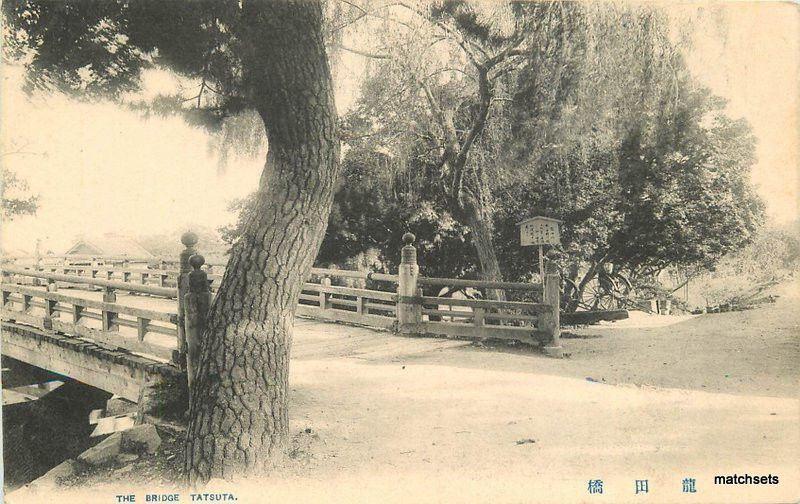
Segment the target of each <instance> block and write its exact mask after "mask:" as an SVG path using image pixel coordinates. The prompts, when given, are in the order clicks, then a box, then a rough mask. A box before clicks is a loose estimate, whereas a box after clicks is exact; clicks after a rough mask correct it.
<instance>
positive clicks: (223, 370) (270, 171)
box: [185, 0, 339, 484]
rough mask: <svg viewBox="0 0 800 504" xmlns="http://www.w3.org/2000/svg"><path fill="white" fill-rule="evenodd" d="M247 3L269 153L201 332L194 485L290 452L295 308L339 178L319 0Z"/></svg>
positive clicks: (193, 412) (257, 101)
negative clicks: (254, 200) (289, 396)
mask: <svg viewBox="0 0 800 504" xmlns="http://www.w3.org/2000/svg"><path fill="white" fill-rule="evenodd" d="M242 9H243V12H242V14H243V15H242V21H243V23H245V25H246V26H245V27H244V37H243V42H244V43H245V44H248V47H247V50H246V51H245V57H244V60H243V65H244V72H245V74H244V78H245V83H246V87H247V88H248V89H249V90H250V92H251V96H250V97H249V99H250V100H251V103H252V105H253V106H254V107H255V108H256V109H257V110H258V112H259V114H260V115H261V117H262V119H263V120H264V123H265V127H266V131H267V137H268V141H269V154H268V155H267V160H266V166H265V169H264V173H263V175H262V177H261V182H260V185H259V189H258V201H257V203H256V205H255V208H253V209H252V210H251V211H252V213H251V215H250V216H249V217H248V221H247V224H246V225H245V229H244V232H243V235H242V236H241V238H240V239H239V241H238V242H237V243H236V244H235V245H234V247H233V251H232V253H231V259H230V261H229V263H228V267H227V270H226V273H225V276H224V278H223V279H222V283H221V285H220V288H219V292H218V293H217V297H216V300H215V301H214V303H213V305H212V307H211V310H210V313H209V321H208V329H207V330H206V333H205V334H204V335H203V341H202V345H201V347H202V348H201V357H200V363H199V366H198V373H197V376H196V378H195V381H194V383H193V390H192V402H191V404H190V409H189V415H190V422H189V429H188V433H187V440H186V466H185V467H186V472H187V476H188V478H189V482H190V483H191V484H198V483H202V482H204V481H207V480H208V479H210V478H213V477H222V478H230V477H236V476H244V475H257V474H262V473H264V472H266V471H267V470H269V468H270V465H271V462H272V461H273V460H274V459H275V458H276V457H279V456H281V455H282V453H283V449H284V447H285V446H286V441H287V440H288V434H289V431H288V412H287V393H288V383H287V381H288V374H289V350H290V347H291V341H292V326H293V323H294V312H295V307H296V305H297V301H298V297H299V294H300V290H301V286H302V284H303V281H304V279H305V278H306V277H307V275H308V273H309V270H310V268H311V266H312V264H313V261H314V258H315V256H316V254H317V251H318V249H319V246H320V243H321V241H322V238H323V236H324V233H325V227H326V225H327V221H328V214H329V212H330V207H331V203H332V198H333V194H332V193H333V187H334V182H335V180H336V177H337V176H338V158H339V145H338V140H337V131H336V123H335V120H336V116H335V114H336V112H335V107H334V103H333V91H332V84H331V77H330V71H329V67H328V61H327V57H326V54H325V47H324V45H323V40H322V30H321V23H322V10H321V8H320V5H319V3H317V2H310V1H300V2H291V1H287V0H282V1H275V2H272V1H252V2H247V1H245V3H244V4H243V6H242Z"/></svg>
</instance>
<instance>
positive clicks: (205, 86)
mask: <svg viewBox="0 0 800 504" xmlns="http://www.w3.org/2000/svg"><path fill="white" fill-rule="evenodd" d="M3 14H4V17H5V20H6V23H7V29H6V32H5V33H4V35H5V41H6V45H5V48H6V52H5V57H7V58H10V59H12V60H14V61H19V62H22V63H24V64H25V66H26V68H27V70H28V72H27V83H28V84H27V87H28V89H29V90H30V91H32V92H34V91H37V90H38V91H45V92H51V91H63V92H67V93H70V94H72V95H74V96H77V97H79V98H82V99H88V98H92V97H105V98H108V97H111V98H119V97H122V96H123V94H124V93H125V92H127V91H131V90H135V89H136V88H137V85H138V77H139V75H140V72H141V70H142V69H143V68H146V67H148V66H151V65H155V64H158V65H163V66H166V67H168V68H169V69H171V70H173V71H174V72H177V73H179V74H182V75H184V76H186V77H187V78H188V79H190V81H191V82H193V83H194V84H195V86H194V94H192V95H191V96H189V97H188V98H187V97H186V96H183V95H179V94H176V95H175V96H167V97H161V98H159V99H158V100H156V102H155V103H154V104H152V105H153V106H154V107H156V108H157V109H174V110H182V111H183V112H185V113H186V114H187V116H189V117H191V118H193V119H194V120H197V121H198V122H202V123H204V124H214V123H217V124H218V123H219V122H220V121H221V120H222V119H224V118H225V117H226V116H229V115H231V114H235V113H237V112H240V111H242V110H246V109H249V110H252V111H254V112H255V113H257V115H258V117H260V119H261V121H262V122H263V124H264V129H265V131H266V134H267V139H268V144H269V151H268V154H267V159H266V164H265V168H264V172H263V175H262V177H261V181H260V184H259V189H258V193H257V196H256V204H255V205H254V207H253V209H252V211H251V212H250V213H249V215H248V217H247V219H246V223H245V225H244V229H243V233H242V236H241V239H239V240H238V241H237V242H236V244H235V245H234V247H233V250H232V252H231V258H230V261H229V264H228V268H227V269H226V273H225V276H224V278H223V280H222V283H221V285H220V288H219V292H218V294H217V297H216V300H215V302H214V304H213V306H212V307H211V311H210V314H209V320H208V330H207V331H206V334H204V335H203V341H202V351H201V354H202V355H201V362H200V366H199V370H198V376H197V377H196V380H195V382H194V385H193V386H194V388H195V391H194V393H193V398H195V399H194V400H193V401H192V403H191V405H190V424H189V429H188V435H187V443H186V470H187V474H188V476H189V478H190V480H191V481H192V482H197V481H205V480H208V479H209V478H211V477H229V476H234V475H237V474H243V473H252V472H261V471H263V470H266V469H267V468H268V467H269V464H270V461H271V459H272V458H273V457H274V456H276V455H278V454H279V453H281V451H282V449H283V448H284V446H285V444H286V439H287V436H288V414H287V393H288V387H287V379H288V366H289V348H290V344H291V330H292V325H293V319H294V310H295V306H296V305H297V300H298V297H299V293H300V287H301V285H302V282H303V281H304V279H305V278H306V277H307V275H308V272H309V269H310V267H311V264H312V262H313V260H314V257H315V255H316V252H317V249H318V248H319V244H320V242H321V240H322V237H323V235H324V230H325V226H326V224H327V220H328V213H329V211H330V206H331V201H332V198H333V187H334V183H335V181H336V179H337V175H338V169H339V144H338V133H337V128H336V116H335V114H336V111H335V107H334V103H333V92H332V83H331V77H330V70H329V67H328V60H327V56H326V53H325V46H324V43H323V39H322V36H323V26H322V19H323V14H322V9H321V7H320V4H319V3H318V2H314V1H300V2H293V1H282V2H267V1H258V0H245V1H243V2H239V1H229V0H223V1H207V2H161V1H159V0H144V1H140V2H123V1H90V0H85V1H80V2H46V1H35V0H18V1H8V2H3Z"/></svg>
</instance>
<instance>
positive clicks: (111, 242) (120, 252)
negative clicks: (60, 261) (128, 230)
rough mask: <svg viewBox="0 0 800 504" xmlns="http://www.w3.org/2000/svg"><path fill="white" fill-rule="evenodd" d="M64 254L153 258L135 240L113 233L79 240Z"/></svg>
mask: <svg viewBox="0 0 800 504" xmlns="http://www.w3.org/2000/svg"><path fill="white" fill-rule="evenodd" d="M64 253H65V254H67V255H102V256H128V257H153V254H151V253H150V251H149V250H147V249H146V248H144V247H143V246H141V245H140V244H139V242H137V241H136V240H134V239H133V238H129V237H127V236H121V235H118V234H113V233H107V234H104V235H102V236H98V237H93V238H91V239H88V238H79V239H78V241H77V242H76V243H75V244H74V245H73V246H72V247H70V248H69V249H68V250H67V251H66V252H64Z"/></svg>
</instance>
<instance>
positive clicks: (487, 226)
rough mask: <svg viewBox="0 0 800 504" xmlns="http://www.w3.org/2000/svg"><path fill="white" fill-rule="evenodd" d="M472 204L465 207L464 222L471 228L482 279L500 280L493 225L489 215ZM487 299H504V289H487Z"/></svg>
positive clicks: (501, 278)
mask: <svg viewBox="0 0 800 504" xmlns="http://www.w3.org/2000/svg"><path fill="white" fill-rule="evenodd" d="M487 213H488V212H486V211H485V210H484V211H481V210H479V209H477V208H476V207H474V206H471V205H470V206H468V208H467V209H466V221H467V222H466V224H467V225H468V226H469V227H470V229H471V230H472V244H473V245H474V246H475V250H476V251H477V252H478V261H479V262H480V263H481V275H482V276H483V279H484V280H487V281H492V282H500V281H502V280H503V272H502V271H501V270H500V261H499V260H498V259H497V251H496V250H495V248H494V236H493V235H494V225H493V222H492V217H491V215H487ZM486 294H487V296H488V297H489V299H494V300H498V301H505V300H506V296H505V291H503V290H502V289H487V290H486Z"/></svg>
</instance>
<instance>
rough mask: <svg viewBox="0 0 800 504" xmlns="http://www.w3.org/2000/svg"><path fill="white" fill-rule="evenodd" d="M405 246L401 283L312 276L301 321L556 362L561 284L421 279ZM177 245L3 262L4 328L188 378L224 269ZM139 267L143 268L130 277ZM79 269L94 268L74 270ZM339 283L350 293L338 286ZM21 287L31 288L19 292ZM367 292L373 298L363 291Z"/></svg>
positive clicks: (552, 278)
mask: <svg viewBox="0 0 800 504" xmlns="http://www.w3.org/2000/svg"><path fill="white" fill-rule="evenodd" d="M403 240H404V243H405V245H404V246H403V249H402V251H401V256H402V260H401V263H400V266H399V271H398V273H397V274H385V273H371V272H363V271H350V270H339V269H327V268H312V269H311V271H310V275H309V281H307V282H305V283H304V284H303V286H302V290H301V293H300V296H299V302H298V306H297V310H296V313H297V314H298V315H299V316H305V317H311V318H317V319H322V320H331V321H340V322H346V323H356V324H361V325H366V326H370V327H378V328H384V329H390V328H391V329H394V330H396V331H398V332H400V333H404V334H410V335H419V334H433V335H442V336H448V337H458V338H476V339H485V338H500V339H513V340H518V341H522V342H526V343H528V344H531V345H542V346H544V348H545V351H546V352H547V353H549V354H551V355H560V353H561V347H560V344H559V282H560V278H559V276H558V275H557V274H554V273H549V274H547V275H545V281H544V283H543V284H542V283H520V282H490V281H481V280H464V279H452V278H432V277H423V276H420V275H419V266H418V265H417V257H416V248H415V247H414V245H413V241H414V236H413V235H411V234H409V233H407V234H406V235H405V236H404V237H403ZM181 241H182V242H183V244H184V245H185V250H184V251H183V252H181V254H180V258H179V260H177V261H171V260H163V259H162V260H159V259H155V260H154V259H153V258H129V257H124V258H108V257H98V256H86V257H83V258H82V257H80V256H64V257H63V258H62V259H63V264H45V261H44V260H43V258H41V257H40V258H36V260H35V261H34V264H32V265H30V266H27V267H26V266H25V265H23V264H21V263H17V264H15V263H9V262H8V261H4V263H3V265H2V283H0V289H1V290H2V318H3V319H4V320H14V321H18V322H21V323H25V324H31V325H34V326H36V327H41V328H45V329H53V330H56V331H61V332H63V333H65V334H72V335H76V336H78V337H82V338H89V339H91V340H93V341H96V342H100V343H103V344H107V345H112V346H115V347H118V348H122V349H125V350H128V351H131V352H137V353H143V354H148V355H152V356H156V357H158V358H161V359H170V358H171V359H172V362H173V364H175V365H179V366H181V367H184V368H185V369H187V373H188V375H189V376H190V375H191V369H192V368H193V366H194V365H195V364H193V361H194V360H195V359H196V358H197V355H198V352H199V350H198V348H199V341H200V338H201V337H202V332H203V328H204V327H205V317H206V315H207V311H208V308H209V306H210V303H211V299H212V296H213V293H214V291H216V289H217V288H218V286H219V284H220V283H221V280H222V279H223V277H224V269H223V268H221V267H219V266H220V265H219V264H215V265H211V267H209V265H206V264H205V260H204V259H203V257H202V256H200V255H199V254H197V250H196V249H195V248H194V246H195V245H196V244H197V237H196V235H193V234H192V233H187V234H185V235H184V236H183V237H182V238H181ZM137 260H140V262H141V263H142V264H146V265H147V267H146V268H143V267H136V268H133V267H130V265H131V264H133V263H135V262H136V261H137ZM79 261H84V262H87V261H90V262H92V264H69V263H70V262H79ZM115 261H116V262H117V263H115ZM100 263H103V264H100ZM174 265H177V269H174V267H173V266H174ZM334 280H335V281H336V283H348V284H349V285H346V286H343V285H333V283H334V282H333V281H334ZM354 281H355V282H354ZM23 282H30V283H32V284H33V285H21V283H23ZM370 282H373V283H370ZM353 284H356V285H353ZM368 285H369V286H370V287H371V288H365V287H367V286H368ZM426 285H428V286H436V285H439V286H447V287H451V288H454V289H464V288H469V287H471V288H476V289H492V290H498V289H499V290H505V291H513V290H516V291H523V292H526V293H530V292H533V293H535V294H537V295H536V296H534V297H535V298H536V299H537V300H538V299H540V300H541V302H518V301H500V300H488V299H458V298H453V297H445V296H425V295H423V289H422V287H423V286H426ZM63 286H66V287H89V288H91V289H95V290H98V289H100V290H102V291H103V300H102V301H98V300H92V299H86V298H82V297H78V296H74V295H68V294H64V293H63V292H59V287H63ZM375 286H378V287H380V288H385V289H390V290H389V291H386V290H379V289H376V288H374V287H375ZM117 291H120V292H128V293H131V294H134V295H139V294H147V295H149V296H155V297H160V298H165V299H171V300H177V301H178V302H177V303H176V305H175V310H174V311H172V310H167V311H157V310H147V309H143V308H135V307H132V306H128V305H123V304H121V303H117V302H116V297H117ZM526 297H530V296H526ZM65 314H66V315H65ZM190 380H191V376H190Z"/></svg>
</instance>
